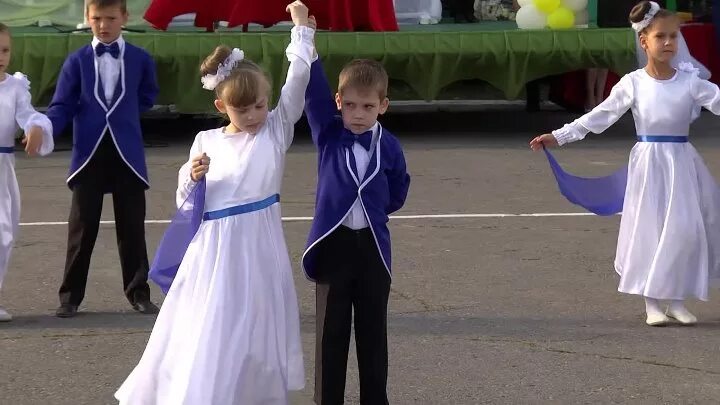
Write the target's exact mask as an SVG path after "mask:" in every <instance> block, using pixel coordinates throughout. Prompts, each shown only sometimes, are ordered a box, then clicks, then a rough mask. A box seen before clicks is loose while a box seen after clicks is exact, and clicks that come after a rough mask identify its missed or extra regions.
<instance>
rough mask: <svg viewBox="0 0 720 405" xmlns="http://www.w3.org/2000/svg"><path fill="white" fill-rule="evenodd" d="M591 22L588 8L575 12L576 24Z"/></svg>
mask: <svg viewBox="0 0 720 405" xmlns="http://www.w3.org/2000/svg"><path fill="white" fill-rule="evenodd" d="M589 22H590V15H589V14H588V11H587V10H582V11H578V12H576V13H575V25H587V24H588V23H589Z"/></svg>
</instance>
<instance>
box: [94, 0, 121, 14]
mask: <svg viewBox="0 0 720 405" xmlns="http://www.w3.org/2000/svg"><path fill="white" fill-rule="evenodd" d="M90 5H93V6H95V7H97V8H107V7H120V10H121V11H122V12H123V13H127V0H86V3H85V12H86V13H87V11H88V9H89V8H90Z"/></svg>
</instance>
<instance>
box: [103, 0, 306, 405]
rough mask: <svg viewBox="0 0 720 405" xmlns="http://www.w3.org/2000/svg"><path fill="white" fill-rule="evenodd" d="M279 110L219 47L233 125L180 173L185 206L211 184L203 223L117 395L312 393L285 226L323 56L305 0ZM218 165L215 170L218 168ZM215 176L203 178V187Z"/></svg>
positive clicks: (295, 14)
mask: <svg viewBox="0 0 720 405" xmlns="http://www.w3.org/2000/svg"><path fill="white" fill-rule="evenodd" d="M288 9H289V11H290V13H291V15H292V19H293V22H294V23H295V27H294V28H293V29H292V31H291V42H290V45H289V46H288V48H287V51H286V53H287V57H288V59H289V60H290V66H289V70H288V75H287V79H286V82H285V84H284V86H283V88H282V92H281V95H280V99H279V103H278V105H277V107H276V108H275V109H274V110H273V111H270V112H268V101H269V100H268V98H269V93H270V85H269V82H268V79H267V78H266V77H265V75H264V74H263V73H262V71H261V69H260V68H259V67H258V66H257V65H255V64H254V63H252V62H250V61H247V60H244V58H243V57H244V55H243V54H242V51H240V50H238V49H234V50H230V49H229V48H227V47H218V48H217V49H216V50H215V52H214V53H213V54H212V55H210V56H209V57H208V58H207V59H206V60H205V62H204V63H203V66H202V68H201V70H202V73H203V74H204V77H203V84H204V87H205V88H206V89H213V90H215V92H216V94H217V100H216V101H215V106H216V107H217V109H218V110H219V111H221V112H223V113H226V114H227V115H228V117H229V119H230V124H229V125H228V126H226V127H222V128H217V129H212V130H209V131H203V132H200V133H199V134H198V135H197V136H196V138H195V141H194V143H193V145H192V148H191V151H190V161H189V162H188V163H186V164H185V165H184V166H183V167H182V168H181V169H180V172H179V179H178V191H177V200H178V205H180V204H182V203H183V201H185V199H186V197H187V196H188V195H189V194H190V192H191V190H192V189H193V187H194V186H195V184H196V183H197V182H200V181H205V185H206V187H207V189H206V194H205V205H204V216H203V218H204V220H203V222H202V223H201V225H200V227H199V229H198V231H197V233H196V234H195V236H194V238H193V239H192V242H191V243H190V245H189V246H188V249H187V252H186V253H185V256H184V258H183V260H182V263H181V264H180V266H179V269H178V271H177V275H176V276H175V278H174V280H173V282H172V284H171V286H170V288H169V291H168V293H167V297H166V299H165V302H164V303H163V306H162V309H161V311H160V314H159V315H158V318H157V321H156V323H155V327H154V328H153V332H152V334H151V336H150V339H149V341H148V344H147V348H146V349H145V353H144V354H143V356H142V359H141V360H140V363H139V364H138V365H137V367H136V368H135V370H134V371H133V372H132V373H131V374H130V376H129V377H128V378H127V380H126V381H125V383H124V384H123V385H122V386H121V387H120V389H119V390H118V391H117V392H116V394H115V397H116V398H117V399H118V400H119V401H120V403H121V404H128V405H156V404H157V405H161V404H162V405H226V404H242V405H254V404H273V405H275V404H278V405H281V404H286V403H287V402H288V391H291V390H300V389H302V388H303V387H304V384H305V377H304V367H303V357H302V356H303V355H302V347H301V341H300V322H299V310H298V303H297V296H296V293H295V286H294V283H293V277H292V267H291V263H290V259H289V257H288V253H287V247H286V244H285V238H284V235H283V229H282V222H281V221H282V218H281V212H280V205H279V203H278V201H279V193H280V188H281V182H282V177H283V168H284V159H285V153H286V151H287V150H288V148H289V147H290V144H291V142H292V140H293V134H294V125H295V123H296V122H297V121H298V120H299V119H300V117H301V115H302V112H303V108H304V104H305V90H306V88H307V84H308V81H309V79H310V65H311V63H312V58H313V55H314V45H313V36H314V32H315V31H314V29H313V27H314V24H313V21H314V19H313V18H312V17H308V9H307V8H306V7H305V6H304V5H303V4H302V3H301V2H299V1H296V2H295V3H293V4H291V5H289V6H288ZM211 159H212V164H211V163H210V160H211ZM203 178H204V180H203Z"/></svg>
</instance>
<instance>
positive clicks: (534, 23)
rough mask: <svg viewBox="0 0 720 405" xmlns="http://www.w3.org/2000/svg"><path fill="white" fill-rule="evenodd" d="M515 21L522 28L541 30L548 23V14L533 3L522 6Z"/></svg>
mask: <svg viewBox="0 0 720 405" xmlns="http://www.w3.org/2000/svg"><path fill="white" fill-rule="evenodd" d="M515 22H516V23H517V26H518V28H520V29H521V30H539V29H543V28H545V26H546V25H547V16H546V15H545V14H544V13H543V12H542V11H540V10H538V9H537V7H535V5H533V4H528V5H527V6H523V7H520V10H518V12H517V14H516V15H515Z"/></svg>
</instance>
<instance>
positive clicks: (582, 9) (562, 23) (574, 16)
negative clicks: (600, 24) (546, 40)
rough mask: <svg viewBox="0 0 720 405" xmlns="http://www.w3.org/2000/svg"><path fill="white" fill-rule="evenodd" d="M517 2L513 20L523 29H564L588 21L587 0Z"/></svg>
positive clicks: (520, 0) (531, 0)
mask: <svg viewBox="0 0 720 405" xmlns="http://www.w3.org/2000/svg"><path fill="white" fill-rule="evenodd" d="M518 4H519V5H520V10H518V12H517V14H516V15H515V22H516V23H517V25H518V28H520V29H523V30H534V29H543V28H545V27H548V28H552V29H566V28H572V27H574V26H576V25H582V24H587V23H588V21H587V19H588V14H587V13H588V11H587V7H588V0H518Z"/></svg>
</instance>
